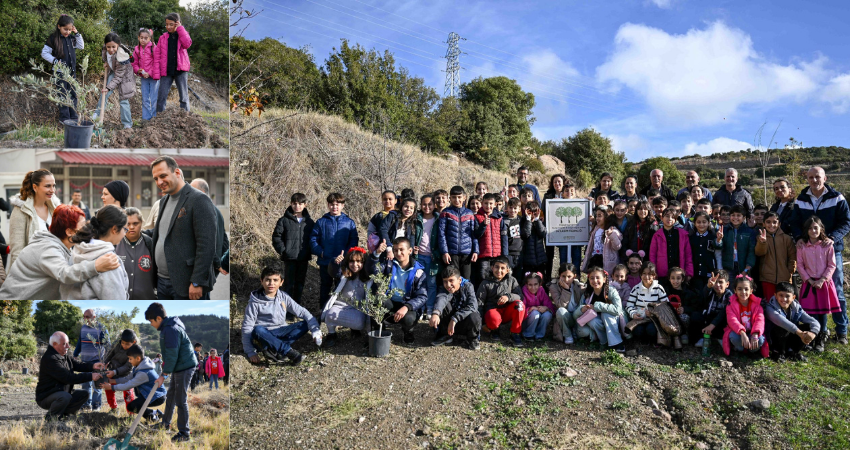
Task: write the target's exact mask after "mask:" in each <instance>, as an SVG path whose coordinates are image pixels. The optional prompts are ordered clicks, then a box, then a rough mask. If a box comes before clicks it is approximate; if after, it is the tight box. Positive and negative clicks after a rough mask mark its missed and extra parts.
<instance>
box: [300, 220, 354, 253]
mask: <svg viewBox="0 0 850 450" xmlns="http://www.w3.org/2000/svg"><path fill="white" fill-rule="evenodd" d="M355 246H357V224H355V223H354V221H353V220H351V218H350V217H348V216H347V215H345V213H342V214H340V215H338V216H332V215H331V213H326V214H325V215H324V216H322V218H321V219H319V220H317V221H316V224H315V225H313V232H312V233H311V234H310V247H311V250H312V251H313V254H314V255H316V256H318V257H319V260H318V261H317V262H318V264H319V265H320V266H327V265H328V264H330V263H331V261H333V260H334V258H336V257H337V256H339V254H340V253H342V252H343V251H348V249H350V248H351V247H355Z"/></svg>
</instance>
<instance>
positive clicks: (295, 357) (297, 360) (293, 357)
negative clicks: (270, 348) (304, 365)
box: [286, 348, 304, 366]
mask: <svg viewBox="0 0 850 450" xmlns="http://www.w3.org/2000/svg"><path fill="white" fill-rule="evenodd" d="M286 357H287V358H289V360H290V361H292V365H294V366H297V365H298V364H301V361H302V360H303V359H304V355H302V354H301V353H298V350H295V349H294V348H291V349H289V351H288V352H286Z"/></svg>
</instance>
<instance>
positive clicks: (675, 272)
mask: <svg viewBox="0 0 850 450" xmlns="http://www.w3.org/2000/svg"><path fill="white" fill-rule="evenodd" d="M662 286H663V287H664V291H666V292H667V300H668V301H669V302H670V306H672V307H673V310H674V311H676V316H677V317H678V319H679V325H681V329H682V330H683V331H682V336H681V339H682V344H684V345H687V344H688V343H689V342H690V339H689V338H688V333H687V332H685V330H687V329H688V326H689V324H690V321H691V319H690V313H691V312H693V311H694V310H695V309H696V308H698V307H699V302H698V301H697V294H696V292H694V291H693V290H691V288H690V287H688V285H687V284H685V271H684V270H682V268H681V267H674V268H672V269H670V274H669V276H668V279H667V282H666V283H662Z"/></svg>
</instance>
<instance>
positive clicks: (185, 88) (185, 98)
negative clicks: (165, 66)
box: [156, 72, 189, 113]
mask: <svg viewBox="0 0 850 450" xmlns="http://www.w3.org/2000/svg"><path fill="white" fill-rule="evenodd" d="M172 82H173V83H174V84H175V85H177V94H178V95H180V107H181V108H183V109H185V110H186V111H189V72H177V76H174V77H168V76H162V77H160V79H159V90H158V91H157V97H156V112H158V113H159V112H163V111H165V104H166V102H167V101H168V92H169V91H170V90H171V83H172Z"/></svg>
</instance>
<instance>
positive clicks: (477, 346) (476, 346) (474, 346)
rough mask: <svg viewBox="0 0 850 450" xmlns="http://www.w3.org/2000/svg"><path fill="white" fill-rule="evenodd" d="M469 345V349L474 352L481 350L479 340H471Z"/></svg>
mask: <svg viewBox="0 0 850 450" xmlns="http://www.w3.org/2000/svg"><path fill="white" fill-rule="evenodd" d="M467 344H468V347H467V348H468V349H470V350H472V351H477V350H480V349H481V341H479V340H478V338H475V339H472V340H470V341H469V342H467Z"/></svg>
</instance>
